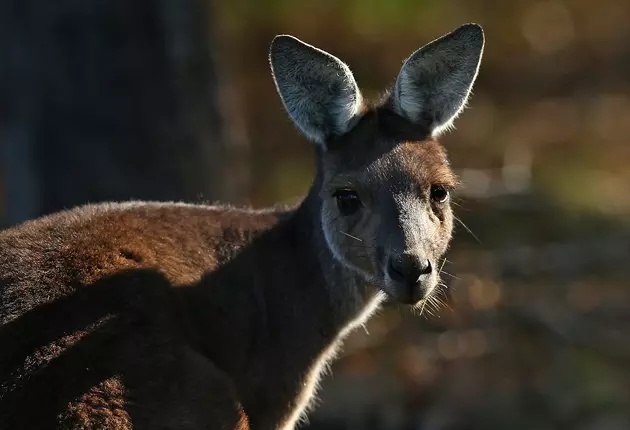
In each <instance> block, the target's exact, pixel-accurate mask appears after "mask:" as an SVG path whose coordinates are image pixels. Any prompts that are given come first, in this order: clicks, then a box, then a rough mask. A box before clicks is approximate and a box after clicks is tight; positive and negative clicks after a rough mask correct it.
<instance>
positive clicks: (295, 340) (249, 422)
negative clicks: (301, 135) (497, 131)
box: [0, 25, 483, 430]
mask: <svg viewBox="0 0 630 430" xmlns="http://www.w3.org/2000/svg"><path fill="white" fill-rule="evenodd" d="M457 32H459V33H457ZM471 40H473V41H474V43H473V45H472V46H471V47H470V49H471V50H472V51H474V52H473V53H472V54H471V53H468V51H467V48H465V47H462V46H459V45H457V44H458V43H464V42H465V43H468V42H470V41H471ZM453 41H454V42H453ZM462 41H463V42H462ZM301 43H302V42H299V41H297V39H295V40H293V39H291V40H288V39H283V41H282V43H279V44H278V43H277V42H274V45H272V51H271V61H272V66H274V73H275V77H276V84H277V85H278V86H279V88H278V90H279V92H280V94H281V96H282V97H283V102H284V103H285V106H287V109H288V110H289V114H290V115H291V117H292V118H293V119H294V121H296V124H297V125H298V127H299V128H301V129H303V131H304V130H306V131H305V133H306V134H307V136H309V137H310V138H312V140H314V141H315V142H316V143H317V152H318V157H317V162H318V170H317V176H316V178H315V180H314V182H313V185H312V187H311V189H310V191H309V193H308V195H307V196H306V197H305V198H304V200H303V201H302V202H301V203H300V204H299V205H297V206H295V207H278V208H272V209H268V210H262V211H256V210H251V209H238V208H233V207H227V206H203V205H188V204H181V203H150V202H131V203H121V204H114V203H113V204H101V205H90V206H85V207H80V208H76V209H73V210H70V211H66V212H61V213H58V214H54V215H51V216H47V217H44V218H41V219H38V220H35V221H29V222H26V223H24V224H22V225H20V226H17V227H15V228H12V229H8V230H5V231H2V232H0V345H1V348H2V352H1V353H0V429H12V430H13V429H16V430H17V429H29V430H30V429H56V428H60V429H70V428H71V429H131V428H134V429H241V430H245V429H281V428H282V429H292V428H293V427H294V426H295V424H296V422H297V421H298V420H299V418H300V417H301V416H302V415H303V413H304V412H305V411H306V410H307V407H308V405H309V401H310V400H311V398H312V397H313V394H314V391H315V388H316V385H317V381H318V378H319V377H320V375H321V373H322V370H323V368H324V367H325V366H326V364H327V363H328V362H329V360H330V359H331V358H332V356H333V355H334V353H335V350H336V349H337V347H338V345H339V343H340V342H341V341H342V339H343V338H344V337H345V336H346V334H347V333H348V332H349V331H350V330H351V329H352V328H354V327H355V326H356V325H358V324H360V323H362V322H363V321H365V319H366V318H367V317H368V316H369V315H370V314H371V313H372V312H373V311H374V309H375V308H377V307H378V305H379V304H380V303H381V301H382V299H383V298H384V297H385V295H389V296H391V297H393V298H394V299H396V300H399V301H400V302H402V303H411V304H414V303H421V302H422V301H423V300H427V299H428V298H429V297H430V295H431V294H432V293H433V290H434V289H435V287H436V284H437V278H438V275H439V273H437V272H438V271H437V270H436V266H437V263H438V260H439V259H440V258H441V257H442V256H443V254H444V252H445V251H446V249H447V247H448V243H449V241H450V238H451V230H452V213H451V209H450V206H449V202H448V199H447V198H444V199H442V197H443V196H446V197H448V191H450V190H451V189H453V188H454V187H455V186H456V183H457V181H456V178H455V177H454V175H453V173H452V171H451V170H450V168H449V165H448V161H447V159H446V154H445V151H444V149H443V148H442V147H441V145H440V144H439V143H438V142H437V141H435V140H434V139H433V138H432V137H431V136H434V135H435V134H436V133H435V131H436V129H437V128H439V127H443V126H444V125H445V124H447V123H449V122H450V121H452V117H453V116H454V115H456V114H457V113H459V110H461V108H462V107H463V104H464V102H465V100H466V98H467V97H468V93H469V91H470V87H471V86H472V83H473V81H474V78H475V76H476V73H477V67H478V64H474V65H473V66H474V67H473V66H471V65H470V64H472V63H471V62H470V61H468V63H466V64H464V66H463V67H464V69H462V70H459V69H458V67H459V64H460V62H459V60H458V59H457V58H454V59H452V60H453V63H452V64H447V65H444V64H442V65H440V67H437V68H436V67H435V64H433V63H429V65H428V69H427V70H429V72H427V70H425V71H424V72H423V73H424V74H423V73H419V72H418V73H419V75H422V76H427V75H426V73H429V78H428V79H433V78H431V73H430V70H434V71H435V73H440V76H442V75H441V74H442V73H448V70H451V69H453V70H457V76H456V79H457V82H455V83H453V82H451V81H449V79H448V76H447V77H446V78H444V79H442V81H440V80H435V79H433V80H432V81H431V82H438V86H436V87H431V85H425V86H424V87H422V86H421V85H419V84H418V83H414V88H415V87H418V88H420V87H422V89H421V90H420V91H422V92H423V93H422V94H421V93H417V94H416V93H414V92H413V91H414V90H413V88H411V89H409V88H406V89H408V90H409V91H407V92H405V96H406V97H413V96H418V97H419V98H418V100H419V102H422V100H427V97H429V96H430V95H429V94H426V93H424V92H426V91H427V88H429V90H430V91H434V92H439V91H442V90H444V88H443V87H442V86H440V82H446V83H447V84H448V85H451V84H452V85H456V87H455V88H456V89H457V91H460V93H461V94H460V97H459V99H458V103H459V105H458V106H457V107H454V106H455V104H456V103H457V101H454V99H453V98H452V97H450V96H449V98H448V102H447V106H445V105H443V104H441V103H440V101H439V100H437V101H435V100H433V101H432V102H431V103H432V104H430V105H431V106H436V107H435V109H437V110H439V112H437V111H430V112H423V113H422V114H421V115H420V116H421V117H422V118H431V121H429V122H426V121H421V120H418V121H410V120H409V118H408V117H407V116H406V115H403V114H401V111H400V109H403V110H404V106H402V105H399V104H398V102H396V101H395V100H394V101H392V99H391V98H389V99H386V100H384V102H383V103H382V104H378V105H375V106H373V107H368V105H367V104H365V103H364V102H363V99H362V97H361V96H360V94H358V93H357V94H354V93H353V91H355V90H356V91H358V87H357V86H356V84H355V83H354V80H353V78H352V74H351V73H350V72H349V69H347V68H344V67H343V65H340V64H337V63H335V62H336V61H339V60H337V59H336V58H335V57H332V56H327V55H329V54H326V55H324V54H322V52H321V51H312V50H310V48H309V47H308V45H304V46H302V45H300V44H301ZM435 43H436V42H434V44H435ZM452 43H455V47H453V45H452ZM482 46H483V35H482V33H481V30H480V28H479V27H478V26H473V25H469V26H463V27H460V29H458V30H456V31H455V32H454V33H453V35H452V36H451V37H450V38H449V39H447V42H446V44H445V45H444V49H445V50H446V51H448V50H453V49H455V48H457V49H455V50H456V51H457V52H465V53H467V54H469V57H470V56H471V55H472V56H474V55H477V58H478V60H479V59H480V58H481V48H482ZM296 47H298V48H297V49H298V50H299V52H300V54H299V57H300V58H299V59H298V60H297V61H306V62H308V64H309V65H310V68H311V69H317V67H322V68H324V69H325V68H326V67H329V66H330V64H331V63H330V62H331V61H332V62H333V63H332V64H333V68H332V70H333V73H328V72H325V73H323V74H322V73H319V72H317V70H315V71H314V72H313V73H314V75H313V76H314V80H313V81H308V79H310V78H308V76H307V77H306V78H304V76H302V75H300V76H299V77H298V78H296V75H295V71H293V69H291V71H290V72H286V73H285V72H282V71H280V70H278V69H279V67H278V64H279V63H274V62H276V61H279V62H280V63H281V66H282V67H288V65H287V64H284V63H283V62H285V61H286V58H293V57H292V50H293V49H296ZM438 48H439V46H438ZM278 49H279V50H280V51H277V50H278ZM431 49H432V50H435V49H436V45H431ZM285 50H288V51H285ZM462 50H463V51H462ZM278 52H281V53H282V55H281V56H280V57H278V56H276V55H275V54H277V53H278ZM432 52H433V51H432ZM438 52H439V49H438ZM473 54H474V55H473ZM414 55H417V54H414ZM278 58H280V59H279V60H278ZM445 58H448V59H450V58H451V57H448V56H447V57H445ZM469 63H470V64H469ZM274 64H275V65H274ZM447 66H448V67H447ZM414 67H416V65H415V63H414ZM418 67H420V66H418ZM422 67H424V66H422ZM280 68H281V67H280ZM473 69H474V73H473ZM296 70H300V73H304V74H307V75H308V74H309V73H310V72H309V69H308V68H300V67H297V66H296ZM322 70H323V69H322ZM340 70H342V71H344V73H345V71H346V70H347V73H350V74H343V73H342V74H339V73H336V72H338V71H340ZM444 70H446V72H444ZM414 73H415V72H414ZM414 73H411V74H408V75H413V74H414ZM296 79H297V80H296ZM303 79H306V81H304V80H303ZM336 79H342V80H344V82H341V83H340V82H336V85H332V86H328V84H329V83H328V81H327V80H333V81H335V80H336ZM349 79H352V81H351V82H350V81H347V82H346V81H345V80H349ZM318 80H323V81H322V82H321V84H322V85H324V86H326V88H328V89H330V88H343V91H340V92H338V94H337V93H336V92H335V91H332V92H328V91H324V92H318V90H317V84H316V83H315V84H314V83H313V82H317V81H318ZM304 82H308V85H306V86H300V85H302V84H303V83H304ZM333 83H334V82H333ZM296 85H297V86H296ZM281 86H282V87H281ZM449 88H450V87H449ZM450 90H452V88H450V89H449V91H450ZM287 97H289V98H291V97H297V98H296V99H292V100H287ZM322 97H323V101H322V99H321V98H322ZM392 97H394V96H392ZM396 97H398V96H396ZM429 98H430V97H429ZM348 103H349V104H350V105H352V104H353V103H360V106H354V105H353V106H346V105H347V104H348ZM412 104H413V103H412ZM322 106H324V107H325V110H324V111H319V112H315V111H316V110H317V109H321V107H322ZM401 106H402V107H401ZM413 106H414V107H418V106H419V104H418V103H415V104H413ZM340 109H341V110H343V109H347V111H344V112H340V111H339V110H340ZM428 109H434V108H433V107H430V108H428ZM435 109H434V110H435ZM436 112H437V113H436ZM444 112H447V114H446V115H447V117H444V118H442V117H440V115H442V116H443V115H444ZM313 118H316V119H317V118H320V119H322V118H323V119H322V121H323V122H321V123H320V122H319V120H316V121H313ZM435 118H438V119H439V121H438V122H436V120H435ZM303 121H306V122H303ZM336 121H337V122H336ZM338 121H341V122H338ZM324 136H325V138H324ZM339 190H342V191H344V192H348V190H350V191H351V192H352V193H354V194H355V195H356V196H360V199H361V203H360V206H359V209H357V210H356V211H355V212H353V213H352V214H348V213H345V212H343V211H342V206H343V205H342V204H341V203H340V200H339ZM436 190H437V191H436ZM346 212H347V211H346ZM424 262H426V265H422V266H414V264H420V263H423V264H424ZM392 265H394V267H395V269H392V268H391V267H392ZM408 272H409V273H408ZM416 272H417V273H416ZM393 275H396V276H400V277H402V278H404V279H398V278H396V276H393ZM407 275H409V276H411V275H413V276H412V277H411V278H409V279H411V281H409V279H407V278H405V276H407ZM409 276H407V277H409Z"/></svg>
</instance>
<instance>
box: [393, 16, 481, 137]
mask: <svg viewBox="0 0 630 430" xmlns="http://www.w3.org/2000/svg"><path fill="white" fill-rule="evenodd" d="M483 47H484V35H483V30H482V28H481V26H479V25H477V24H465V25H462V26H461V27H459V28H457V29H455V30H454V31H452V32H451V33H448V34H446V35H444V36H442V37H440V38H439V39H436V40H434V41H433V42H431V43H429V44H427V45H425V46H424V47H422V48H420V49H418V50H417V51H416V52H414V53H413V54H411V56H410V57H409V58H407V60H406V61H405V62H404V64H403V66H402V69H401V70H400V73H399V75H398V78H397V80H396V84H395V85H394V89H393V91H392V95H391V98H390V100H389V103H390V105H391V106H392V108H393V109H394V111H395V112H396V113H398V114H399V115H401V116H403V117H405V118H407V119H408V120H409V121H411V122H414V123H419V124H424V125H426V126H428V128H429V131H430V133H431V135H433V136H437V135H438V134H440V133H441V132H442V131H444V130H445V129H447V128H449V127H450V126H451V125H452V123H453V120H454V119H455V118H456V117H457V115H459V113H460V112H461V111H462V110H463V108H464V106H465V105H466V101H467V100H468V96H469V94H470V91H471V89H472V86H473V83H474V82H475V79H476V78H477V72H478V71H479V65H480V64H481V57H482V54H483Z"/></svg>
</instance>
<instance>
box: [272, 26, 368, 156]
mask: <svg viewBox="0 0 630 430" xmlns="http://www.w3.org/2000/svg"><path fill="white" fill-rule="evenodd" d="M269 61H270V63H271V71H272V74H273V78H274V81H275V83H276V88H277V89H278V93H279V94H280V97H281V98H282V103H283V104H284V107H285V109H286V110H287V112H288V113H289V116H290V117H291V119H292V120H293V122H294V123H295V125H296V126H297V127H298V129H299V130H300V131H301V132H302V133H303V134H304V135H305V136H306V137H307V138H308V139H309V140H311V141H313V142H315V143H317V144H319V145H321V146H322V147H323V148H324V149H325V148H326V143H327V141H328V140H329V139H331V138H334V137H335V136H340V135H342V134H344V133H346V132H348V131H349V130H350V128H351V127H352V126H353V124H354V120H355V119H356V118H357V117H358V116H360V115H361V114H362V107H363V98H362V96H361V92H360V91H359V87H358V86H357V83H356V82H355V80H354V77H353V76H352V72H351V71H350V68H349V67H348V66H347V65H346V64H345V63H343V62H342V61H341V60H339V59H338V58H337V57H335V56H333V55H331V54H329V53H327V52H324V51H322V50H321V49H318V48H315V47H314V46H312V45H309V44H307V43H304V42H302V41H301V40H299V39H297V38H295V37H293V36H289V35H280V36H276V37H275V38H274V39H273V42H272V43H271V48H270V52H269Z"/></svg>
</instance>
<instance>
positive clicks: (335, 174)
mask: <svg viewBox="0 0 630 430" xmlns="http://www.w3.org/2000/svg"><path fill="white" fill-rule="evenodd" d="M483 46H484V36H483V31H482V29H481V27H480V26H478V25H475V24H467V25H463V26H461V27H459V28H457V29H456V30H454V31H453V32H451V33H449V34H447V35H445V36H443V37H441V38H439V39H437V40H434V41H433V42H431V43H429V44H427V45H426V46H424V47H422V48H420V49H419V50H417V51H415V52H414V53H413V54H412V55H411V56H410V57H409V58H407V60H406V61H405V62H404V64H403V66H402V69H401V70H400V72H399V74H398V77H397V79H396V81H395V83H394V85H393V88H392V89H391V91H389V92H388V94H387V95H386V96H385V97H384V98H383V100H382V101H381V102H379V103H374V104H371V103H367V102H366V101H365V100H364V99H363V97H362V95H361V92H360V91H359V88H358V86H357V84H356V82H355V80H354V77H353V75H352V73H351V71H350V69H349V68H348V66H347V65H345V64H344V63H343V62H342V61H340V60H339V59H338V58H336V57H334V56H333V55H330V54H328V53H326V52H324V51H322V50H320V49H317V48H315V47H313V46H310V45H308V44H306V43H304V42H301V41H300V40H298V39H296V38H294V37H292V36H286V35H282V36H277V37H276V38H275V39H274V40H273V42H272V44H271V50H270V62H271V68H272V73H273V75H274V80H275V83H276V87H277V89H278V92H279V94H280V97H281V98H282V102H283V104H284V106H285V108H286V110H287V111H288V113H289V116H290V117H291V119H292V120H293V122H294V123H295V125H296V126H297V128H298V129H299V130H300V131H301V132H302V133H303V134H304V135H305V136H306V137H307V138H308V139H309V140H311V141H313V142H314V143H315V144H316V147H317V149H318V151H317V153H318V179H317V185H316V186H317V190H318V192H319V196H320V199H321V205H320V208H321V226H322V229H323V234H324V236H325V238H326V243H327V244H328V246H329V248H330V250H331V252H332V254H333V256H334V257H335V258H336V259H337V260H339V261H340V262H341V263H342V264H344V265H345V266H346V267H348V268H349V269H351V270H353V271H355V272H357V273H359V274H360V275H361V276H363V277H364V278H365V280H366V281H367V282H369V283H372V284H374V285H376V286H377V287H378V288H379V289H381V290H382V291H383V292H385V293H386V294H388V295H389V296H391V297H393V298H395V299H396V300H398V301H400V302H402V303H410V304H412V303H417V302H419V301H421V300H423V299H426V298H427V297H428V296H429V295H430V294H431V292H432V291H434V289H435V287H436V285H437V284H438V275H439V273H438V272H439V269H440V262H441V258H442V256H443V255H444V253H445V252H446V249H447V247H448V244H449V241H450V239H451V234H452V228H453V214H452V211H451V207H450V200H449V197H450V193H451V191H452V190H453V189H454V188H455V186H456V184H457V180H456V177H455V175H454V174H453V172H452V171H451V169H450V167H449V162H448V160H447V157H446V153H445V151H444V149H443V148H442V146H441V145H440V144H439V143H438V142H437V141H436V138H437V136H438V135H439V134H440V133H441V132H442V131H443V130H445V129H447V128H449V126H450V125H451V124H452V122H453V120H454V119H455V117H456V116H457V115H458V114H459V113H460V112H461V111H462V109H463V108H464V105H465V104H466V100H467V99H468V96H469V94H470V91H471V88H472V85H473V83H474V81H475V78H476V76H477V72H478V69H479V64H480V61H481V56H482V52H483Z"/></svg>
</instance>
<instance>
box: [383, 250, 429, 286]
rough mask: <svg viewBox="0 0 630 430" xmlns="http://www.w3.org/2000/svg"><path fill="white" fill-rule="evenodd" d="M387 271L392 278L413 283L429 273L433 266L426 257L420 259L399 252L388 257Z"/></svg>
mask: <svg viewBox="0 0 630 430" xmlns="http://www.w3.org/2000/svg"><path fill="white" fill-rule="evenodd" d="M387 271H388V272H389V277H390V278H392V279H393V280H395V281H397V282H405V283H407V284H409V285H413V284H415V283H417V282H418V280H419V279H420V277H421V276H422V275H428V274H430V273H431V272H432V271H433V267H431V262H430V261H429V260H427V259H421V258H418V257H415V256H413V255H412V254H400V255H392V256H390V257H389V265H388V268H387Z"/></svg>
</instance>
